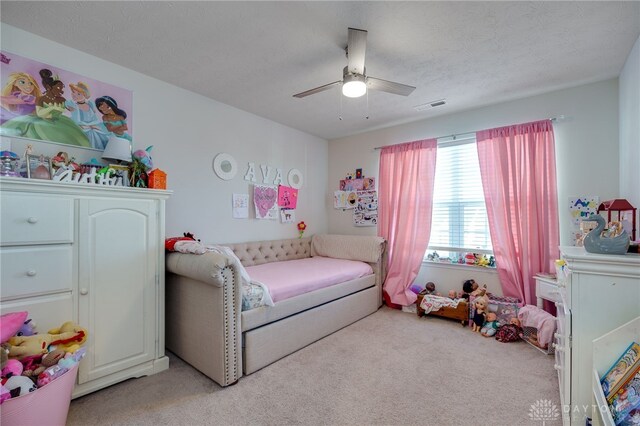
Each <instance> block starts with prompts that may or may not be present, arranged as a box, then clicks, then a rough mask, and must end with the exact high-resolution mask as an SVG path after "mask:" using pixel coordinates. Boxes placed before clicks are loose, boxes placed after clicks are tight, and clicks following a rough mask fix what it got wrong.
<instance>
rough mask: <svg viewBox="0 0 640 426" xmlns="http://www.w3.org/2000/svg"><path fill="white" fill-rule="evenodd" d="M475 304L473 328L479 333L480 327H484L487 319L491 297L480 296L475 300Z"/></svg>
mask: <svg viewBox="0 0 640 426" xmlns="http://www.w3.org/2000/svg"><path fill="white" fill-rule="evenodd" d="M473 306H474V308H475V310H474V313H473V325H472V327H471V329H472V330H473V331H475V332H477V333H479V332H480V329H482V326H483V325H484V323H485V322H486V320H487V312H488V310H487V309H488V307H489V298H488V297H487V296H480V297H478V298H477V299H475V300H474V301H473Z"/></svg>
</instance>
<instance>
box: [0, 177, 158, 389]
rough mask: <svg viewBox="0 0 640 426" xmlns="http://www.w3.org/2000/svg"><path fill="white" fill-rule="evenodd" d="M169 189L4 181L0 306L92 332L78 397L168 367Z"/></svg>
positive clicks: (0, 193)
mask: <svg viewBox="0 0 640 426" xmlns="http://www.w3.org/2000/svg"><path fill="white" fill-rule="evenodd" d="M169 195H170V192H169V191H159V190H148V189H145V190H140V189H133V188H122V187H106V186H98V185H88V184H85V185H77V184H69V183H57V182H51V181H38V180H29V179H15V178H0V213H1V214H0V217H1V226H0V267H1V268H0V280H1V281H0V312H1V313H6V312H13V311H19V310H26V311H28V312H29V317H30V318H33V319H34V321H35V322H36V324H37V330H38V331H40V332H46V331H47V330H48V329H50V328H53V327H57V326H60V325H61V324H62V323H63V322H64V321H68V320H73V321H75V322H76V323H78V324H80V325H81V326H83V327H85V328H86V329H87V330H88V333H89V337H88V340H87V343H86V347H87V355H86V356H85V358H84V360H83V361H82V362H81V363H80V369H79V373H78V383H77V385H76V387H75V390H74V393H73V396H74V397H77V396H81V395H84V394H86V393H89V392H93V391H95V390H98V389H101V388H103V387H106V386H109V385H112V384H114V383H117V382H120V381H122V380H125V379H128V378H132V377H140V376H144V375H148V374H154V373H157V372H159V371H162V370H165V369H167V368H168V367H169V361H168V358H167V357H166V356H165V354H164V211H165V200H166V199H167V198H168V197H169Z"/></svg>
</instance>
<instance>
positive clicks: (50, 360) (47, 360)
mask: <svg viewBox="0 0 640 426" xmlns="http://www.w3.org/2000/svg"><path fill="white" fill-rule="evenodd" d="M65 354H66V352H65V351H63V350H62V349H55V350H53V351H51V352H49V353H47V354H44V355H43V356H42V357H40V360H39V363H40V364H39V365H38V362H30V363H29V364H28V365H25V367H24V371H23V372H22V375H23V376H26V377H29V378H31V379H32V380H33V381H35V380H36V379H37V378H38V375H39V374H40V373H42V372H43V371H44V370H46V369H47V368H49V367H52V366H54V365H56V364H57V363H58V361H60V360H61V359H63V358H64V356H65ZM22 362H23V364H24V360H22Z"/></svg>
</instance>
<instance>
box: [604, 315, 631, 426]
mask: <svg viewBox="0 0 640 426" xmlns="http://www.w3.org/2000/svg"><path fill="white" fill-rule="evenodd" d="M632 342H640V317H637V318H636V319H633V320H631V321H629V322H628V323H626V324H623V325H621V326H620V327H618V328H616V329H615V330H612V331H610V332H609V333H607V334H605V335H603V336H601V337H599V338H597V339H595V340H594V341H593V376H592V390H593V398H594V409H593V424H594V425H606V426H614V422H613V417H612V416H611V412H610V411H609V406H608V404H607V401H606V399H605V397H604V392H603V391H602V386H601V385H600V377H602V375H604V374H605V373H606V372H607V371H608V370H609V368H610V367H611V365H613V363H614V362H616V360H617V359H618V358H619V357H620V355H622V353H623V352H624V351H625V350H626V349H627V348H628V347H629V345H630V344H631V343H632Z"/></svg>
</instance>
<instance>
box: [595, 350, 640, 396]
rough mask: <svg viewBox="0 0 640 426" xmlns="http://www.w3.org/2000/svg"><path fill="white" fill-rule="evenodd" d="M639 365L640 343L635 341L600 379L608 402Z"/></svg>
mask: <svg viewBox="0 0 640 426" xmlns="http://www.w3.org/2000/svg"><path fill="white" fill-rule="evenodd" d="M638 365H640V344H638V343H636V342H633V343H631V344H630V345H629V347H628V348H627V349H626V350H625V351H624V352H623V353H622V355H620V358H618V359H617V360H616V362H614V363H613V365H612V366H611V368H610V369H609V371H607V372H606V373H605V374H604V376H602V379H601V380H600V384H601V385H602V391H603V392H604V396H605V398H606V399H607V402H609V403H611V398H612V396H613V395H614V394H615V393H616V392H617V391H618V389H620V386H622V384H623V383H624V382H625V381H626V380H627V379H628V378H629V376H631V375H632V373H633V371H635V370H636V368H635V367H637V366H638Z"/></svg>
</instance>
